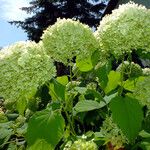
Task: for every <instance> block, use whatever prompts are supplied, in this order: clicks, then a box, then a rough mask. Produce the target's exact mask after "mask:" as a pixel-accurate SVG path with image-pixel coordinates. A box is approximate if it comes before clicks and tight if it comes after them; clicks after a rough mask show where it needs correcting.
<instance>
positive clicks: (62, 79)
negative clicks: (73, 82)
mask: <svg viewBox="0 0 150 150" xmlns="http://www.w3.org/2000/svg"><path fill="white" fill-rule="evenodd" d="M56 80H57V81H58V82H59V83H60V84H62V85H64V86H65V85H67V84H68V82H69V81H68V77H67V76H61V77H57V78H56Z"/></svg>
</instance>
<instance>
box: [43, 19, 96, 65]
mask: <svg viewBox="0 0 150 150" xmlns="http://www.w3.org/2000/svg"><path fill="white" fill-rule="evenodd" d="M42 41H43V44H44V47H45V49H46V50H47V53H48V54H50V55H51V56H52V57H53V59H54V60H56V61H58V62H62V63H64V64H68V60H72V58H73V57H75V56H78V57H79V59H80V58H81V59H83V58H86V57H88V56H89V55H90V54H92V53H93V52H94V51H95V50H96V49H97V48H98V42H97V40H96V38H95V37H94V35H93V32H92V30H91V29H90V28H89V27H88V26H87V25H84V24H82V23H80V22H79V21H74V20H71V19H58V21H57V22H56V23H55V24H54V25H52V26H50V27H48V28H47V29H46V30H45V31H44V34H43V36H42Z"/></svg>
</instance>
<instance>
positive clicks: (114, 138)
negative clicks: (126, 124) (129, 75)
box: [100, 117, 128, 149]
mask: <svg viewBox="0 0 150 150" xmlns="http://www.w3.org/2000/svg"><path fill="white" fill-rule="evenodd" d="M100 132H101V133H102V135H103V136H104V137H105V139H106V140H107V142H111V144H112V145H113V147H114V149H120V148H123V147H124V144H126V143H128V140H127V138H126V137H125V136H124V134H123V133H122V131H121V129H119V128H118V126H117V125H116V124H115V123H114V122H113V120H112V117H106V119H105V121H104V122H103V126H102V127H101V131H100Z"/></svg>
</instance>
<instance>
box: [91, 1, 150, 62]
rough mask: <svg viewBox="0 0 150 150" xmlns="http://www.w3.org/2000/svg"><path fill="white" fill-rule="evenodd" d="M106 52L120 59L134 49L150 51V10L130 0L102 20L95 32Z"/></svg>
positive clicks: (143, 51)
mask: <svg viewBox="0 0 150 150" xmlns="http://www.w3.org/2000/svg"><path fill="white" fill-rule="evenodd" d="M94 34H95V36H96V37H97V39H98V41H99V44H100V47H101V49H102V51H104V53H105V54H107V55H108V56H109V55H113V56H114V57H115V58H117V59H119V58H120V57H122V56H124V55H125V54H129V53H131V52H132V51H133V50H134V51H136V50H141V51H142V53H144V54H146V53H149V52H150V10H148V9H146V8H145V7H144V6H141V5H138V4H135V3H133V2H129V3H127V4H123V5H120V6H119V8H118V9H116V10H114V11H113V12H112V14H110V15H107V16H106V17H104V18H103V19H102V21H101V22H100V26H99V27H98V30H97V31H96V32H95V33H94Z"/></svg>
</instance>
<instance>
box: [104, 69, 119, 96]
mask: <svg viewBox="0 0 150 150" xmlns="http://www.w3.org/2000/svg"><path fill="white" fill-rule="evenodd" d="M120 81H121V74H120V73H119V72H115V71H110V73H109V74H108V83H107V86H106V88H105V93H106V94H108V93H109V92H111V91H112V90H114V89H115V88H116V87H117V86H118V84H119V82H120Z"/></svg>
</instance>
